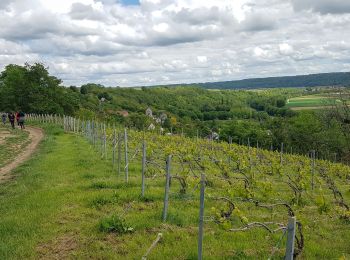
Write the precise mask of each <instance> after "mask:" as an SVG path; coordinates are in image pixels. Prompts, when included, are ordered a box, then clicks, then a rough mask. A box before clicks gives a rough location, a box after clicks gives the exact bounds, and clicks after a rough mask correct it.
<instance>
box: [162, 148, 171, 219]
mask: <svg viewBox="0 0 350 260" xmlns="http://www.w3.org/2000/svg"><path fill="white" fill-rule="evenodd" d="M170 165H171V155H169V156H168V158H167V160H166V181H165V193H164V206H163V222H165V221H166V217H167V215H168V204H169V188H170Z"/></svg>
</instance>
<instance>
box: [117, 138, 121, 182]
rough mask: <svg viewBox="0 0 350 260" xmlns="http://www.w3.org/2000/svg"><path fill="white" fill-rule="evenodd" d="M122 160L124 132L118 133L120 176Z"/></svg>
mask: <svg viewBox="0 0 350 260" xmlns="http://www.w3.org/2000/svg"><path fill="white" fill-rule="evenodd" d="M121 161H122V134H121V133H118V159H117V164H118V176H120V168H121V167H120V166H121Z"/></svg>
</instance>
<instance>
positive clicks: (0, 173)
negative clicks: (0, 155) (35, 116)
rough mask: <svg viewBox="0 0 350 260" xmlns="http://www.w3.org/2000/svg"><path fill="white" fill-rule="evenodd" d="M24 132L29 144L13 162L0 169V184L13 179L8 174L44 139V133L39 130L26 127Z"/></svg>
mask: <svg viewBox="0 0 350 260" xmlns="http://www.w3.org/2000/svg"><path fill="white" fill-rule="evenodd" d="M26 131H28V132H29V138H30V140H31V142H30V144H29V145H27V146H26V147H25V148H24V149H23V151H22V152H21V153H20V154H18V155H17V156H16V158H15V159H14V160H13V161H11V162H10V163H8V164H6V165H5V166H4V167H2V168H0V183H1V182H4V181H6V180H7V179H10V178H11V177H13V176H11V174H10V172H11V171H12V170H13V169H15V168H16V167H17V166H18V165H20V164H21V163H23V162H24V161H26V160H27V159H28V158H29V157H30V156H31V155H32V154H33V153H34V151H35V150H36V148H37V146H38V144H39V143H40V141H41V139H42V138H43V137H44V133H43V131H42V130H41V129H40V128H34V127H26Z"/></svg>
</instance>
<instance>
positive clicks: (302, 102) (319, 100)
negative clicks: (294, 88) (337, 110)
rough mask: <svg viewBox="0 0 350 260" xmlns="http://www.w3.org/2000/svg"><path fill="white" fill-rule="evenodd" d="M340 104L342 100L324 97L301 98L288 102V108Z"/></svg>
mask: <svg viewBox="0 0 350 260" xmlns="http://www.w3.org/2000/svg"><path fill="white" fill-rule="evenodd" d="M337 103H340V100H338V99H334V98H329V97H324V96H317V95H314V96H313V95H311V96H301V97H295V98H291V99H289V100H288V102H287V104H286V106H287V107H289V108H294V107H297V108H300V107H325V106H331V105H334V104H337Z"/></svg>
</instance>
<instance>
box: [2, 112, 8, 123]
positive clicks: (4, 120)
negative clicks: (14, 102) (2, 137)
mask: <svg viewBox="0 0 350 260" xmlns="http://www.w3.org/2000/svg"><path fill="white" fill-rule="evenodd" d="M6 117H7V115H6V114H5V113H3V114H2V115H1V119H2V123H3V124H4V125H5V124H6Z"/></svg>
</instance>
